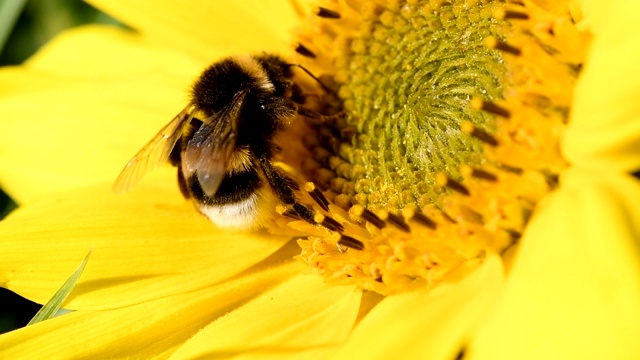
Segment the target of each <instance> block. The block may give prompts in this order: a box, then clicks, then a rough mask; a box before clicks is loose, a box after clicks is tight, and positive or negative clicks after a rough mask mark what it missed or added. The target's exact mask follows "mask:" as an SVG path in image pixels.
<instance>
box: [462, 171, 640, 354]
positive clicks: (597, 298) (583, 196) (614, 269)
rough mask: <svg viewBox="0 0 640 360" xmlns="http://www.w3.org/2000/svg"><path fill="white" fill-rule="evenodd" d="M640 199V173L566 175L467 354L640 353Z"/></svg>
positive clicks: (530, 230)
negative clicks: (636, 176) (639, 175)
mask: <svg viewBox="0 0 640 360" xmlns="http://www.w3.org/2000/svg"><path fill="white" fill-rule="evenodd" d="M638 199H640V184H639V183H638V181H637V180H635V179H633V178H631V177H626V176H620V175H616V174H610V173H603V172H591V171H586V170H578V169H573V170H571V171H569V172H568V173H567V174H565V175H564V176H563V177H562V178H561V188H560V190H559V191H557V192H556V193H555V194H553V195H551V198H550V199H549V200H548V202H546V203H544V204H541V205H540V206H541V208H540V211H539V213H538V214H537V216H535V217H534V218H533V220H532V222H531V224H530V225H529V227H528V228H527V232H526V233H525V235H524V237H523V239H522V244H521V247H520V249H519V253H518V257H517V259H516V261H515V263H514V267H513V271H512V273H511V274H510V277H509V281H508V283H507V285H506V288H505V295H504V297H503V299H502V301H501V302H500V303H499V304H498V306H497V307H496V312H495V313H494V314H493V315H492V316H491V319H490V321H489V322H488V323H487V326H486V327H485V328H484V329H483V330H482V331H481V332H480V334H479V335H478V337H477V338H476V339H475V341H474V342H473V344H472V346H471V353H470V354H469V355H470V356H469V357H468V358H466V357H465V359H491V360H499V359H523V358H524V359H638V358H640V343H639V342H638V334H640V306H639V304H640V249H639V246H638V245H639V244H638V239H640V205H638Z"/></svg>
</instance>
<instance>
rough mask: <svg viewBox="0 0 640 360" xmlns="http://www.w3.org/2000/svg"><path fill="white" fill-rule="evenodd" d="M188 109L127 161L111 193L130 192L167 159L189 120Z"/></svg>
mask: <svg viewBox="0 0 640 360" xmlns="http://www.w3.org/2000/svg"><path fill="white" fill-rule="evenodd" d="M190 107H191V105H189V106H187V107H186V108H184V110H182V111H181V112H180V113H179V114H178V115H176V117H174V118H173V119H172V120H171V121H170V122H169V123H168V124H167V125H165V126H164V127H163V128H162V129H161V130H160V131H159V132H158V133H157V134H156V136H154V137H153V139H151V141H149V142H148V143H147V145H145V146H144V147H143V148H142V149H141V150H140V151H138V153H137V154H136V155H135V156H134V157H133V158H132V159H131V160H129V162H128V163H127V165H125V166H124V169H122V172H120V175H118V178H117V179H116V182H115V183H114V184H113V191H115V192H116V193H125V192H127V191H130V190H131V189H133V187H134V186H135V185H136V184H137V183H138V182H139V181H140V179H142V177H143V176H144V175H145V174H147V173H148V172H150V171H151V170H153V169H155V168H157V167H158V166H160V165H162V164H163V163H164V162H165V161H166V160H167V159H168V158H169V153H171V150H172V149H173V147H174V146H175V144H176V142H177V141H178V139H180V136H182V128H183V126H184V124H185V123H187V120H188V119H190V118H191V116H190V115H189V108H190Z"/></svg>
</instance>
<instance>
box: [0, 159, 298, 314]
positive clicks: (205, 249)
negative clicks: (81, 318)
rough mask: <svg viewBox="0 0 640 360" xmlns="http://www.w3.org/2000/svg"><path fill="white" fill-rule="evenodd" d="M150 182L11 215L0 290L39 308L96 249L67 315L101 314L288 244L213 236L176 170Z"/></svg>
mask: <svg viewBox="0 0 640 360" xmlns="http://www.w3.org/2000/svg"><path fill="white" fill-rule="evenodd" d="M160 175H164V176H160ZM157 178H158V179H155V178H153V179H151V180H154V181H149V183H148V184H144V185H143V186H141V187H140V188H137V189H136V190H134V191H133V192H132V193H130V194H127V195H115V194H113V193H112V192H111V189H110V185H109V184H105V185H101V186H94V187H89V188H81V189H76V190H74V191H71V192H66V193H61V194H58V195H55V196H51V197H49V198H47V199H46V200H43V201H40V202H38V203H35V204H32V205H29V206H24V207H21V208H19V209H18V210H16V211H15V212H14V213H12V214H11V215H10V216H9V217H8V218H7V219H5V220H4V221H2V222H0V284H2V286H3V287H6V288H8V289H11V290H13V291H15V292H17V293H19V294H20V295H22V296H25V297H27V298H29V299H31V300H33V301H36V302H39V303H43V302H46V301H47V300H49V298H50V297H51V296H52V295H53V294H54V293H55V292H56V290H57V289H58V288H59V287H60V286H61V285H62V283H63V282H64V280H65V279H66V278H67V277H69V275H70V274H71V273H72V272H73V270H74V269H75V268H76V267H77V266H78V264H79V263H80V261H81V260H82V258H83V257H84V255H85V254H86V253H87V251H89V250H90V249H93V252H92V255H91V259H90V261H89V263H88V264H87V267H86V269H85V271H84V273H83V274H82V277H81V278H80V280H79V282H78V284H77V286H76V289H75V290H74V291H73V292H72V293H71V295H70V296H69V302H68V303H67V304H66V305H65V308H68V309H108V308H114V307H119V306H125V305H130V304H136V303H139V302H142V301H147V300H150V299H154V298H158V297H162V296H167V295H169V294H175V293H180V292H187V291H191V290H194V289H199V288H202V287H207V286H211V285H212V284H214V283H216V282H219V281H221V280H224V279H226V278H228V277H230V276H233V275H235V274H237V273H238V272H240V271H242V270H244V269H246V268H248V267H250V266H252V265H254V264H256V263H258V262H260V261H261V260H262V259H264V258H266V257H268V256H269V255H270V254H272V253H273V252H275V251H276V250H277V249H279V248H280V247H281V246H282V245H283V244H284V243H285V242H286V241H287V239H283V238H279V237H273V236H266V235H258V234H255V233H244V234H242V233H236V232H223V231H221V230H218V229H216V228H215V227H214V226H213V225H212V224H211V223H209V222H208V221H207V220H206V219H205V218H204V217H202V216H201V215H199V214H198V213H197V212H196V211H195V209H193V206H192V205H191V203H190V202H188V201H186V200H184V199H183V198H182V196H181V195H180V194H179V193H178V191H177V189H176V187H177V185H176V184H175V179H174V175H173V171H170V173H166V174H159V175H158V176H157ZM155 180H157V181H155ZM290 256H291V255H290Z"/></svg>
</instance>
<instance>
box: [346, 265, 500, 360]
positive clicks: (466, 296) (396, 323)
mask: <svg viewBox="0 0 640 360" xmlns="http://www.w3.org/2000/svg"><path fill="white" fill-rule="evenodd" d="M502 282H503V268H502V262H501V260H500V259H499V258H498V257H497V256H490V257H488V258H487V259H486V261H485V263H484V264H483V265H482V266H481V267H480V268H478V269H477V270H476V271H474V273H473V274H472V275H470V276H469V277H468V278H466V279H464V280H463V281H462V282H460V283H458V284H454V285H448V284H447V285H441V286H439V287H438V288H436V289H435V290H434V291H431V292H428V291H418V292H413V293H406V294H401V295H393V296H389V297H387V298H385V299H384V300H382V301H381V302H380V303H379V304H378V305H377V306H376V307H375V308H373V310H371V312H370V313H369V314H367V316H366V317H365V318H364V319H363V320H362V322H360V324H358V326H357V327H356V329H355V330H354V333H353V335H352V337H351V339H350V340H349V342H348V343H347V344H346V346H345V347H344V348H343V349H341V351H340V352H339V354H338V356H336V358H337V359H355V358H359V359H393V358H403V359H453V358H455V357H456V355H457V354H458V352H459V351H460V350H461V348H462V347H463V346H464V345H465V342H466V341H467V339H468V338H469V336H470V334H471V333H472V332H473V330H474V329H475V328H476V327H477V324H478V323H479V321H480V320H482V319H483V318H484V314H485V313H486V312H487V310H488V309H490V308H491V305H492V304H493V303H494V302H495V299H496V297H497V296H498V294H499V292H500V289H501V286H502Z"/></svg>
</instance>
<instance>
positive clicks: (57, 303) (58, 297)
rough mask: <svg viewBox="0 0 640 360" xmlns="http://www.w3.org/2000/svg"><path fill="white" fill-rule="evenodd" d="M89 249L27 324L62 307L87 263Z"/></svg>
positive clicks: (44, 317)
mask: <svg viewBox="0 0 640 360" xmlns="http://www.w3.org/2000/svg"><path fill="white" fill-rule="evenodd" d="M91 251H92V250H89V252H88V253H87V256H85V257H84V259H83V260H82V263H81V264H80V266H78V268H77V269H76V271H74V272H73V274H72V275H71V276H70V277H69V278H68V279H67V281H65V282H64V284H62V287H61V288H60V289H58V291H56V293H55V295H53V297H52V298H51V300H49V301H48V302H47V303H46V304H45V305H44V306H43V307H42V308H41V309H40V311H38V312H37V313H36V315H35V316H34V317H33V319H31V321H29V323H28V324H27V326H29V325H33V324H35V323H39V322H41V321H44V320H47V319H51V318H52V317H54V316H55V315H56V313H57V312H58V310H60V308H61V307H62V304H63V303H64V301H65V300H66V299H67V296H69V294H70V293H71V291H73V288H74V287H75V286H76V283H77V282H78V279H79V278H80V275H81V274H82V272H83V271H84V267H85V266H86V265H87V261H88V260H89V255H91Z"/></svg>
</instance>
